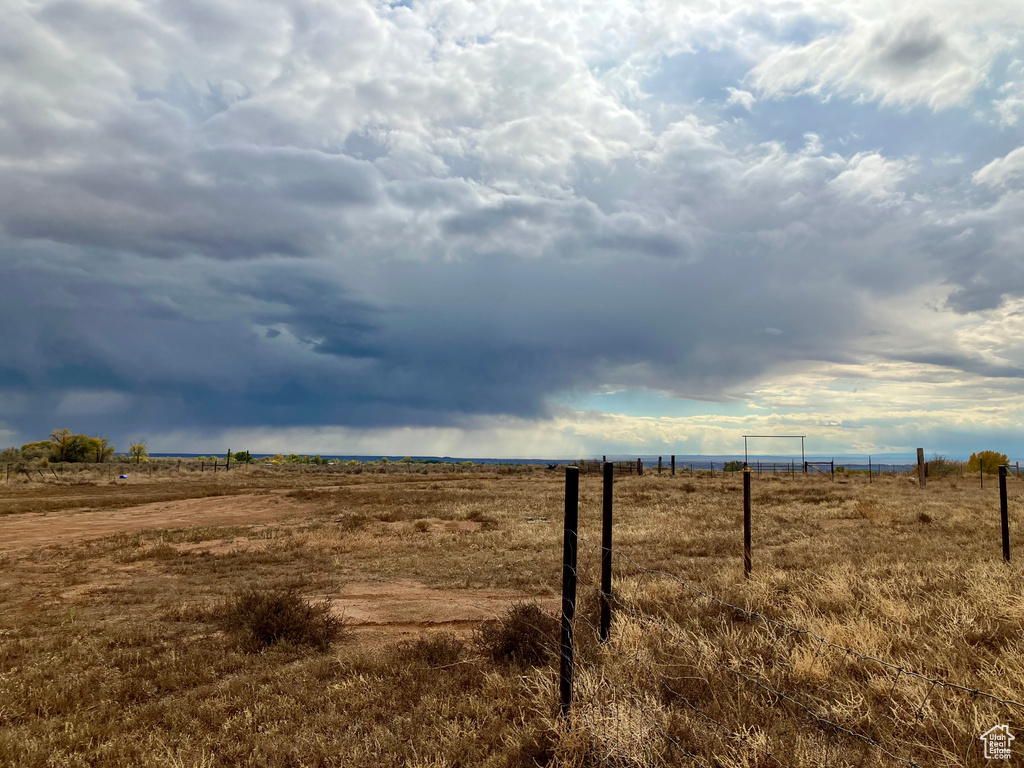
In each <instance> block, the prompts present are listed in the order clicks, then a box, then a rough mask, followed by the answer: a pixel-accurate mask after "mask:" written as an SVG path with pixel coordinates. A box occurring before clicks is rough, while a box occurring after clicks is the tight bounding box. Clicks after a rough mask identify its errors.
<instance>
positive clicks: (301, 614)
mask: <svg viewBox="0 0 1024 768" xmlns="http://www.w3.org/2000/svg"><path fill="white" fill-rule="evenodd" d="M221 622H222V624H223V626H224V629H225V630H226V631H227V632H228V633H230V634H231V635H233V636H234V637H235V638H236V640H237V641H238V644H239V646H240V647H241V648H242V649H243V650H246V651H249V652H259V651H262V650H265V649H266V648H269V647H270V646H272V645H277V644H279V643H287V644H288V645H290V646H294V647H296V648H312V649H313V650H317V651H325V650H327V649H328V648H329V647H330V646H331V643H333V642H334V641H336V640H338V639H340V638H341V637H342V635H343V633H344V629H345V625H344V621H343V620H342V619H341V618H339V617H337V616H334V615H333V614H332V613H331V606H330V604H329V603H326V602H323V603H313V602H310V601H308V600H306V599H305V598H303V597H302V596H301V595H300V594H299V593H298V592H297V591H296V590H295V589H294V588H278V589H256V588H249V589H245V590H243V591H241V592H239V593H238V594H237V595H235V596H234V597H233V598H232V599H231V600H229V601H228V602H227V604H226V605H225V606H224V609H223V616H222V619H221Z"/></svg>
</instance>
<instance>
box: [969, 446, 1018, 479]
mask: <svg viewBox="0 0 1024 768" xmlns="http://www.w3.org/2000/svg"><path fill="white" fill-rule="evenodd" d="M1009 461H1010V460H1009V459H1008V458H1006V454H1005V453H999V451H978V452H977V453H972V454H971V459H970V461H968V462H967V471H968V472H977V471H978V470H979V469H980V470H982V471H983V472H984V473H985V474H986V475H994V474H996V473H998V472H999V467H1000V466H1002V465H1003V464H1008V463H1009Z"/></svg>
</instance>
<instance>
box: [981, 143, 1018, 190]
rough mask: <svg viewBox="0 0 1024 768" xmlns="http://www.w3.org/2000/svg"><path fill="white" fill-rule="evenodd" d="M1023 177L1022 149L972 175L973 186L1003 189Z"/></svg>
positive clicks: (996, 160) (997, 159)
mask: <svg viewBox="0 0 1024 768" xmlns="http://www.w3.org/2000/svg"><path fill="white" fill-rule="evenodd" d="M1022 176H1024V147H1018V148H1017V149H1015V150H1013V151H1012V152H1010V153H1009V154H1007V155H1006V156H1004V157H999V158H996V159H995V160H993V161H992V162H990V163H989V164H988V165H986V166H985V167H984V168H982V169H981V170H979V171H976V172H975V173H974V176H973V178H974V183H975V184H985V185H987V186H990V187H1005V186H1009V185H1010V184H1012V183H1013V182H1015V181H1017V180H1018V179H1020V178H1021V177H1022Z"/></svg>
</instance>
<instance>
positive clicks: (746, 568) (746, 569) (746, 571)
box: [743, 467, 750, 579]
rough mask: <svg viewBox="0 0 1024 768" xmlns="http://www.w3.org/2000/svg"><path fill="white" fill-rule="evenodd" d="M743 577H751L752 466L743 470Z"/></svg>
mask: <svg viewBox="0 0 1024 768" xmlns="http://www.w3.org/2000/svg"><path fill="white" fill-rule="evenodd" d="M743 578H745V579H749V578H750V467H747V468H746V469H744V470H743Z"/></svg>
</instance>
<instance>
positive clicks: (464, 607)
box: [330, 581, 559, 644]
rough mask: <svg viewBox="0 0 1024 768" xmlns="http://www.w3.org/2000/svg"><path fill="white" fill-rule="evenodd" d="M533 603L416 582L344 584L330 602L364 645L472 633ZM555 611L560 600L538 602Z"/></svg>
mask: <svg viewBox="0 0 1024 768" xmlns="http://www.w3.org/2000/svg"><path fill="white" fill-rule="evenodd" d="M529 599H532V598H530V597H529V596H527V595H524V594H522V593H521V592H515V591H513V590H493V589H492V590H485V589H479V590H466V589H433V588H431V587H428V586H426V585H424V584H420V583H418V582H412V581H400V582H390V583H373V582H363V583H354V584H349V585H347V586H345V587H344V588H343V589H342V591H341V592H340V593H339V594H337V595H335V596H334V597H332V598H331V600H330V602H331V607H332V610H333V611H334V613H335V614H337V615H339V616H343V617H344V618H345V620H346V622H347V624H348V626H349V627H350V628H351V629H352V630H353V631H354V632H355V634H356V635H357V636H358V637H359V638H360V640H362V641H363V642H369V643H370V644H377V643H380V642H383V641H388V642H392V641H394V640H401V639H403V638H409V637H415V636H418V635H422V634H423V633H424V632H430V631H431V630H435V631H436V630H443V631H445V632H453V633H456V634H463V633H465V634H469V633H470V632H472V631H473V630H474V629H476V628H477V627H478V626H479V625H480V622H482V621H486V620H487V619H494V618H497V617H498V616H501V615H502V614H503V613H504V612H505V611H507V610H508V608H509V607H510V606H511V605H513V604H514V603H517V602H520V601H523V600H529ZM538 603H539V604H540V605H541V607H542V608H544V609H545V610H548V611H552V612H554V611H556V610H557V608H558V605H559V600H558V599H557V598H543V599H540V600H538Z"/></svg>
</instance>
